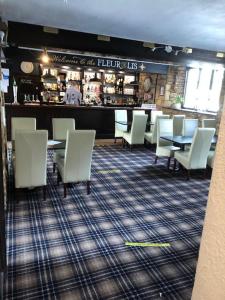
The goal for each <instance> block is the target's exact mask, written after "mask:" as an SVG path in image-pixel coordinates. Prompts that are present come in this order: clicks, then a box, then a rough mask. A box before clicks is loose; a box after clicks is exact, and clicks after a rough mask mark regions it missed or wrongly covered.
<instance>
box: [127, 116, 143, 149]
mask: <svg viewBox="0 0 225 300" xmlns="http://www.w3.org/2000/svg"><path fill="white" fill-rule="evenodd" d="M147 119H148V115H146V114H144V115H142V114H137V115H134V116H133V122H132V125H131V130H130V132H125V133H124V134H123V138H124V140H125V141H126V142H127V143H128V144H130V148H132V145H143V144H144V135H145V130H146V123H147Z"/></svg>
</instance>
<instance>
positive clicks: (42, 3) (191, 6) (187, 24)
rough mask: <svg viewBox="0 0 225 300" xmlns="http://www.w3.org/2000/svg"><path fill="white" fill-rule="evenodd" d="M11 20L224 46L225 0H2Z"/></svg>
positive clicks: (167, 41)
mask: <svg viewBox="0 0 225 300" xmlns="http://www.w3.org/2000/svg"><path fill="white" fill-rule="evenodd" d="M0 15H1V16H2V17H3V18H4V19H7V20H11V21H18V22H25V23H31V24H37V25H45V26H52V27H57V28H63V29H70V30H75V31H81V32H89V33H95V34H104V35H110V36H113V37H121V38H128V39H133V40H139V41H149V42H155V43H162V44H169V45H174V46H181V47H193V48H201V49H208V50H216V51H218V50H221V51H225V1H224V0H111V1H110V0H0Z"/></svg>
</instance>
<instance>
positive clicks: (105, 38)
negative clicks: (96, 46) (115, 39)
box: [97, 34, 110, 42]
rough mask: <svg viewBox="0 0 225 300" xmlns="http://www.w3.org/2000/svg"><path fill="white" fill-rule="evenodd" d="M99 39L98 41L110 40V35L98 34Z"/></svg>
mask: <svg viewBox="0 0 225 300" xmlns="http://www.w3.org/2000/svg"><path fill="white" fill-rule="evenodd" d="M97 40H98V41H103V42H110V36H108V35H101V34H99V35H98V36H97Z"/></svg>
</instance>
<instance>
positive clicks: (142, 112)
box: [133, 109, 145, 117]
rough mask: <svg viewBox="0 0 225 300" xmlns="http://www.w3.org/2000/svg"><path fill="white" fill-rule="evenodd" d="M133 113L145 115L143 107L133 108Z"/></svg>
mask: <svg viewBox="0 0 225 300" xmlns="http://www.w3.org/2000/svg"><path fill="white" fill-rule="evenodd" d="M135 115H145V110H144V109H142V110H141V109H134V110H133V117H134V116H135Z"/></svg>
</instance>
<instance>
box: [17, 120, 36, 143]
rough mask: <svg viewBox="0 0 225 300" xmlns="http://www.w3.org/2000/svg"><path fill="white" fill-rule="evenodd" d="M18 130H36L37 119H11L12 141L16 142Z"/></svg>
mask: <svg viewBox="0 0 225 300" xmlns="http://www.w3.org/2000/svg"><path fill="white" fill-rule="evenodd" d="M16 130H36V119H35V118H21V117H13V118H11V140H12V141H14V140H15V132H16Z"/></svg>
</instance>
